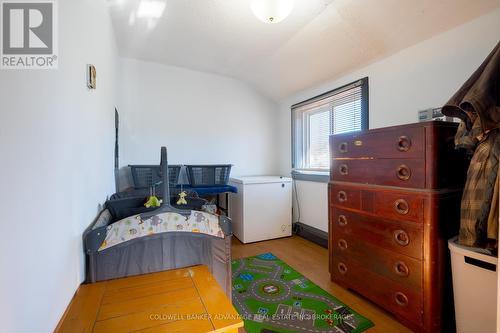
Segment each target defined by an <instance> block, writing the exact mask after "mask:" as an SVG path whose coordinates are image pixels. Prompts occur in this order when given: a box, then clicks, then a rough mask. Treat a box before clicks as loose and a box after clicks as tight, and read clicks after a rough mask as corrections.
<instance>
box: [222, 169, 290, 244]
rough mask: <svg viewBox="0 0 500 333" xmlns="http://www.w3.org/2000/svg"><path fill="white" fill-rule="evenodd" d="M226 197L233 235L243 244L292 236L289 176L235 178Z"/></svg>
mask: <svg viewBox="0 0 500 333" xmlns="http://www.w3.org/2000/svg"><path fill="white" fill-rule="evenodd" d="M230 184H231V185H233V186H236V187H237V188H238V193H231V194H230V196H229V212H230V213H229V217H230V218H231V220H232V226H233V234H234V235H235V236H236V237H237V238H238V239H239V240H240V241H241V242H243V243H251V242H258V241H263V240H267V239H273V238H279V237H287V236H291V235H292V179H291V178H285V177H279V176H258V177H237V178H231V179H230Z"/></svg>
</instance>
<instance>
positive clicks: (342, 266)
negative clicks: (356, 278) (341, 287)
mask: <svg viewBox="0 0 500 333" xmlns="http://www.w3.org/2000/svg"><path fill="white" fill-rule="evenodd" d="M337 268H338V270H339V272H340V274H345V273H347V266H346V265H345V264H344V263H342V262H341V263H339V264H338V266H337Z"/></svg>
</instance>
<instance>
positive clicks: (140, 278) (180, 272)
mask: <svg viewBox="0 0 500 333" xmlns="http://www.w3.org/2000/svg"><path fill="white" fill-rule="evenodd" d="M188 276H189V273H188V271H187V270H186V269H184V268H182V269H176V270H172V271H164V272H157V273H150V274H144V275H136V276H130V277H127V278H122V279H116V280H110V281H108V285H107V287H106V288H107V290H114V289H120V288H124V287H135V286H140V285H143V284H150V283H154V282H159V281H169V280H175V279H179V278H183V277H188Z"/></svg>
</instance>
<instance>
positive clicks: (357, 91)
mask: <svg viewBox="0 0 500 333" xmlns="http://www.w3.org/2000/svg"><path fill="white" fill-rule="evenodd" d="M367 106H368V100H367V79H366V78H365V79H363V80H359V81H357V82H354V83H352V84H350V85H348V86H345V87H342V88H340V89H337V90H334V91H331V92H329V93H327V94H324V95H322V96H318V97H316V98H314V99H312V100H310V101H306V102H303V103H300V104H297V105H295V106H293V107H292V112H293V136H294V138H293V155H294V161H293V165H294V170H304V171H323V172H325V171H328V170H329V168H330V151H329V137H330V135H331V134H339V133H347V132H352V131H360V130H362V129H365V128H367V127H368V110H367Z"/></svg>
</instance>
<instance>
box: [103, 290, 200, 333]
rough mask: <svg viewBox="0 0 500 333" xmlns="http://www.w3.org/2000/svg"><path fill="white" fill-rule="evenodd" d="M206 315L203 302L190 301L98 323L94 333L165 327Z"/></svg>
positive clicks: (118, 332) (197, 300) (119, 332)
mask: <svg viewBox="0 0 500 333" xmlns="http://www.w3.org/2000/svg"><path fill="white" fill-rule="evenodd" d="M204 313H205V307H204V306H203V303H202V302H201V300H200V299H199V298H198V299H195V300H189V301H185V302H182V301H181V302H179V303H176V304H173V305H168V306H164V307H159V308H156V309H149V310H147V311H142V312H137V313H132V314H129V315H124V316H120V317H115V318H111V319H107V320H102V321H98V322H97V323H96V324H95V328H94V333H107V332H113V333H125V332H131V331H137V330H142V329H146V328H152V327H155V326H160V325H165V324H167V323H170V322H173V321H177V320H187V318H193V317H194V318H199V317H201V315H202V314H204Z"/></svg>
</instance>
